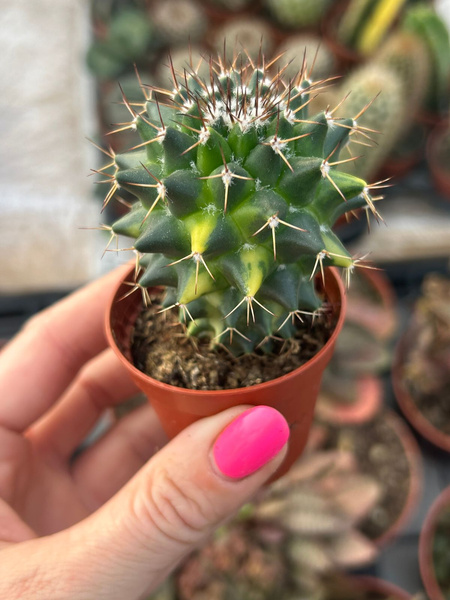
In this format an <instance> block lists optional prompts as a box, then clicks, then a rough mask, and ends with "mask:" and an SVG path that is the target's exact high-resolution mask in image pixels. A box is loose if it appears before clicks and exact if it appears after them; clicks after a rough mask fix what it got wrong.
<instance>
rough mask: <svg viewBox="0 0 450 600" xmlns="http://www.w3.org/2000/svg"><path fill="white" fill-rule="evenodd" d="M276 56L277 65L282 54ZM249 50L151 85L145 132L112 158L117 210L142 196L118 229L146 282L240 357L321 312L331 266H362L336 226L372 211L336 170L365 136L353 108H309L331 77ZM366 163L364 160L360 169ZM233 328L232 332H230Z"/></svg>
mask: <svg viewBox="0 0 450 600" xmlns="http://www.w3.org/2000/svg"><path fill="white" fill-rule="evenodd" d="M273 62H274V61H273ZM273 62H272V63H270V64H269V63H266V62H265V61H264V59H261V60H260V64H259V65H255V64H254V63H253V62H251V61H250V60H249V59H248V58H246V57H245V55H244V56H242V55H240V56H238V57H236V58H235V59H234V60H233V62H232V64H228V63H227V62H226V61H225V60H222V59H221V58H218V59H217V60H212V59H211V60H210V64H209V77H208V78H202V77H200V76H199V75H197V73H196V71H195V70H194V69H192V70H191V69H186V70H185V71H184V72H183V73H176V72H175V71H174V70H173V69H171V71H172V78H173V86H174V87H173V89H172V90H161V89H155V88H147V86H145V85H143V84H142V85H141V87H142V90H143V95H144V99H143V102H142V103H141V104H130V103H129V102H128V101H127V99H126V98H125V97H124V103H125V104H126V106H127V108H128V110H129V112H130V115H131V121H130V122H129V123H126V124H123V125H121V126H120V127H119V129H121V130H123V129H124V128H125V129H132V130H136V131H137V133H138V134H139V136H140V138H141V140H140V141H137V143H136V145H135V146H134V147H133V148H131V149H129V150H128V151H127V152H125V153H122V154H113V152H112V151H111V152H110V153H108V154H109V155H110V157H111V159H112V164H110V165H109V171H107V170H103V171H102V174H104V173H109V174H108V175H107V180H108V182H109V183H110V184H111V188H110V190H109V192H108V193H107V196H106V198H105V202H104V204H105V205H106V204H107V203H108V202H109V201H110V200H111V199H112V198H113V197H114V196H115V195H116V194H117V195H119V196H120V194H121V193H122V191H123V190H126V192H128V193H130V194H132V195H133V196H134V197H135V202H134V203H133V204H132V205H131V208H130V210H129V212H128V213H127V214H126V215H125V216H123V217H122V218H120V219H119V220H118V221H117V222H115V223H114V224H113V225H112V227H111V228H108V229H110V230H111V236H112V237H111V239H113V238H114V237H115V236H117V235H124V236H129V237H131V238H133V240H134V242H133V244H132V247H133V249H134V250H135V251H136V255H137V257H138V261H139V262H138V265H139V269H138V270H137V276H136V280H135V287H134V288H130V291H131V290H134V289H135V290H137V291H138V290H139V289H140V290H141V291H142V293H143V297H144V299H145V298H146V297H147V294H146V289H147V288H148V287H154V286H164V288H165V290H166V296H165V300H164V307H165V309H166V310H169V309H170V310H178V311H179V317H180V320H181V321H182V322H184V323H185V325H186V333H187V334H188V335H193V336H196V337H198V338H202V337H205V336H207V337H208V338H209V339H210V340H211V343H212V344H213V345H214V344H216V343H218V342H220V343H221V344H222V345H226V346H227V347H228V348H229V349H230V350H231V351H232V352H233V353H234V354H235V355H239V354H242V353H248V352H252V351H253V350H254V349H255V347H257V346H259V347H262V348H263V349H264V347H265V346H266V343H267V349H268V350H269V351H270V340H271V338H272V336H274V335H276V336H278V337H280V336H281V337H285V338H287V337H291V336H292V335H293V333H294V332H295V320H296V318H299V319H301V318H302V315H304V313H312V314H316V313H317V312H319V311H320V310H321V306H322V299H321V298H319V296H318V294H317V293H316V290H315V286H314V280H315V279H316V275H317V274H318V275H319V276H320V274H322V277H323V273H324V268H325V267H326V266H333V265H334V266H339V267H342V268H343V269H344V270H345V272H346V274H347V275H348V276H349V275H350V273H351V272H352V270H353V269H354V267H355V266H356V265H357V264H358V262H359V260H358V259H355V258H353V257H352V256H351V255H350V254H349V252H348V251H347V250H346V248H345V247H344V246H343V245H342V243H341V241H340V240H339V238H338V237H337V236H336V235H335V234H334V233H333V230H332V227H333V224H334V222H335V221H336V219H338V218H339V217H340V216H341V215H342V214H344V213H346V212H348V211H353V210H355V209H357V208H361V207H366V208H368V209H369V210H370V211H372V212H373V213H374V214H375V215H377V213H376V209H375V206H374V201H375V200H376V199H378V198H373V197H372V195H371V191H372V190H373V189H375V188H377V187H378V186H376V185H374V186H370V185H368V184H367V183H366V182H365V181H364V180H362V179H360V178H358V177H357V176H355V175H353V174H348V173H344V172H340V171H339V170H338V168H339V165H340V164H342V163H343V162H348V161H350V160H354V159H353V158H349V157H350V154H347V153H346V155H345V156H344V157H343V158H342V157H341V158H340V157H339V154H340V153H341V154H342V150H343V149H345V148H346V146H347V145H348V143H349V140H350V139H355V137H354V136H356V137H358V136H359V135H362V136H365V137H367V134H365V133H364V131H363V130H362V128H360V127H359V126H358V123H357V120H356V119H355V116H354V115H350V116H349V118H335V116H334V110H329V111H327V112H321V113H319V114H313V115H311V114H309V104H310V102H311V100H312V99H313V98H314V96H315V95H317V93H319V92H320V90H321V89H323V88H324V87H326V86H327V85H329V82H328V81H324V80H321V81H315V82H314V81H312V80H311V78H310V76H309V73H308V70H307V67H306V65H304V66H303V68H302V70H301V72H300V73H299V74H298V76H297V77H296V78H295V79H293V80H289V81H284V80H283V76H282V72H283V69H282V68H278V73H277V74H276V75H275V76H270V75H269V72H272V73H273V71H274V70H275V72H276V71H277V68H276V66H275V65H274V64H273ZM356 165H357V163H356ZM230 333H234V335H230Z"/></svg>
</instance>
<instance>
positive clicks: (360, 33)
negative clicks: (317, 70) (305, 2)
mask: <svg viewBox="0 0 450 600" xmlns="http://www.w3.org/2000/svg"><path fill="white" fill-rule="evenodd" d="M405 2H406V0H351V2H350V4H349V6H348V7H347V9H346V11H345V13H344V15H343V17H342V19H341V22H340V23H339V27H338V38H339V39H340V41H341V42H342V43H343V44H345V45H346V46H349V47H351V48H354V49H355V50H356V51H357V52H359V53H361V54H363V55H365V56H367V55H370V54H373V52H374V51H375V50H376V49H377V47H378V46H379V45H380V43H381V42H382V40H383V39H384V37H385V36H386V34H387V32H388V31H389V29H390V28H391V26H392V24H393V22H394V20H395V19H396V18H397V17H398V15H399V13H400V11H401V9H402V8H403V5H404V4H405Z"/></svg>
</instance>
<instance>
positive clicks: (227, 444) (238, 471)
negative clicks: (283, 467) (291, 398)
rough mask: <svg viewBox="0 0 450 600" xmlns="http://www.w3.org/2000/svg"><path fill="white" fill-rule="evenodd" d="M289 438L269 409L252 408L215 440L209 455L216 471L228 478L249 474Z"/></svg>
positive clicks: (278, 416) (285, 426) (280, 418)
mask: <svg viewBox="0 0 450 600" xmlns="http://www.w3.org/2000/svg"><path fill="white" fill-rule="evenodd" d="M288 439H289V426H288V424H287V422H286V420H285V418H284V417H283V416H282V415H281V414H280V413H279V412H278V411H277V410H275V409H274V408H271V407H270V406H255V407H254V408H250V409H249V410H246V411H245V412H244V413H242V414H241V415H239V417H237V418H236V419H235V420H234V421H232V422H231V423H230V424H229V425H228V426H227V427H226V428H225V429H224V430H223V431H222V433H221V434H220V435H219V437H218V438H217V440H216V442H215V444H214V448H213V455H214V459H215V461H216V464H217V466H218V468H219V470H220V471H221V472H222V473H223V474H224V475H226V476H227V477H231V478H232V479H240V478H242V477H247V476H248V475H251V474H252V473H254V472H255V471H257V470H258V469H260V468H261V467H263V466H264V465H265V464H266V463H268V462H269V461H270V460H271V459H272V458H274V457H275V456H276V455H277V454H278V452H280V450H281V449H282V448H283V446H284V445H285V444H286V442H287V440H288Z"/></svg>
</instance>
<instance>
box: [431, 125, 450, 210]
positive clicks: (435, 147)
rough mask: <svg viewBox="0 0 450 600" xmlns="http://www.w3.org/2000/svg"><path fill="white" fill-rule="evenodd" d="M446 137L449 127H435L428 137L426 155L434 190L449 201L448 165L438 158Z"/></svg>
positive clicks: (449, 177)
mask: <svg viewBox="0 0 450 600" xmlns="http://www.w3.org/2000/svg"><path fill="white" fill-rule="evenodd" d="M446 137H447V138H450V125H448V124H447V125H445V124H442V125H441V126H437V127H435V129H433V131H432V132H431V133H430V135H429V137H428V142H427V148H426V154H427V160H428V166H429V169H430V172H431V177H432V179H433V183H434V185H435V187H436V189H437V190H438V191H439V192H440V193H441V194H442V195H443V196H445V197H446V198H448V199H450V164H449V163H448V161H446V160H445V158H444V157H441V156H440V153H441V151H442V148H443V145H444V140H445V138H446ZM448 143H449V142H448Z"/></svg>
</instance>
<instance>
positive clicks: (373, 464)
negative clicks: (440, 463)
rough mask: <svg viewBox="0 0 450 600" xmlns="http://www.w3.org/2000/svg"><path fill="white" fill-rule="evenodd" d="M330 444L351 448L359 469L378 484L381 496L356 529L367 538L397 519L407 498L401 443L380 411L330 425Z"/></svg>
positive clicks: (376, 535)
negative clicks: (366, 418)
mask: <svg viewBox="0 0 450 600" xmlns="http://www.w3.org/2000/svg"><path fill="white" fill-rule="evenodd" d="M327 446H328V447H329V448H340V449H343V450H348V451H350V452H352V453H353V454H354V455H355V456H356V459H357V464H358V465H359V468H360V471H361V472H362V473H363V474H366V475H369V476H371V477H373V478H374V479H375V480H376V481H378V483H379V484H380V486H381V489H382V494H381V499H380V500H379V502H378V503H377V505H376V506H375V507H374V508H373V509H372V511H371V512H370V513H369V515H368V516H367V518H366V519H365V520H364V521H363V522H362V523H361V524H360V527H359V529H360V530H361V531H362V532H363V533H364V534H365V535H366V536H367V537H369V538H370V539H372V540H375V539H377V538H379V537H380V536H381V535H383V534H384V533H385V532H386V531H387V530H388V529H389V528H390V527H391V526H392V525H393V524H394V523H395V522H396V520H397V519H398V517H399V516H400V514H401V512H402V511H403V508H404V506H405V502H406V500H407V498H408V494H409V490H410V485H411V473H410V464H409V461H408V458H407V456H406V453H405V450H404V447H403V444H402V443H401V441H400V439H399V437H398V435H397V433H396V431H395V430H394V429H393V428H392V427H391V425H390V424H389V423H388V422H387V421H386V419H385V418H384V415H383V413H382V414H381V415H380V416H378V417H377V418H375V419H374V420H373V421H370V422H369V423H367V424H364V425H358V426H348V427H339V428H334V427H331V428H330V436H329V439H328V441H327Z"/></svg>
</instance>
